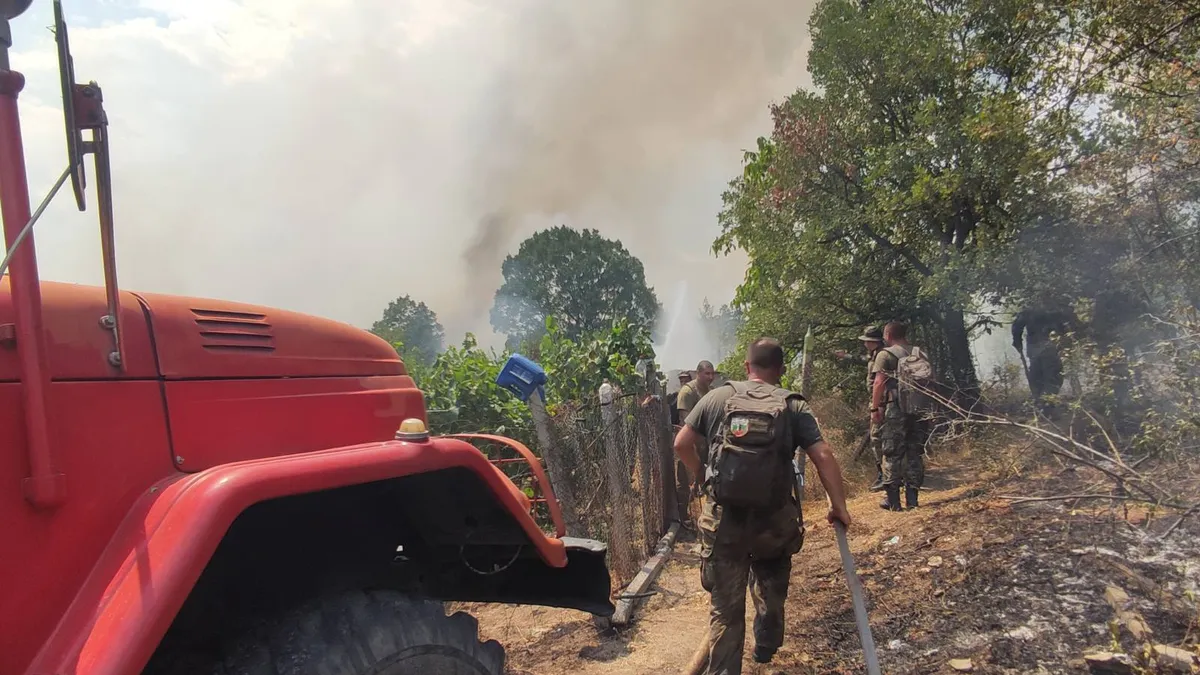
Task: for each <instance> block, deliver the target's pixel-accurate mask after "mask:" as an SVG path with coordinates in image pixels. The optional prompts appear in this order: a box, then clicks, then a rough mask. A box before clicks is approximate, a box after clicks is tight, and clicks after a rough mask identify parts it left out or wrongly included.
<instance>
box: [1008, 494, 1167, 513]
mask: <svg viewBox="0 0 1200 675" xmlns="http://www.w3.org/2000/svg"><path fill="white" fill-rule="evenodd" d="M997 499H1007V500H1009V501H1011V502H1012V503H1013V504H1022V503H1024V502H1069V501H1071V500H1074V499H1111V500H1113V501H1118V502H1136V503H1138V504H1152V505H1154V506H1164V507H1167V508H1172V509H1181V508H1184V507H1183V505H1181V504H1174V503H1170V502H1168V503H1163V502H1156V501H1152V500H1150V499H1145V498H1142V497H1133V496H1131V495H1097V494H1082V495H1050V496H1048V497H1018V496H1016V495H1000V496H999V497H997Z"/></svg>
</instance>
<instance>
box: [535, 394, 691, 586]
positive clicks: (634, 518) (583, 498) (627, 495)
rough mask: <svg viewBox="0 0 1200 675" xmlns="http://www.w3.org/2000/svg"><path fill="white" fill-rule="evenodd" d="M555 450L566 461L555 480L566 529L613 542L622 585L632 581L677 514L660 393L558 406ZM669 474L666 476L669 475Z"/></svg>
mask: <svg viewBox="0 0 1200 675" xmlns="http://www.w3.org/2000/svg"><path fill="white" fill-rule="evenodd" d="M547 424H548V427H549V429H548V432H549V433H548V437H549V439H550V447H549V448H539V449H540V450H541V454H542V455H543V456H545V455H546V454H548V453H550V454H556V455H557V456H556V457H555V458H554V459H555V460H556V461H555V462H554V463H555V464H557V465H558V466H560V467H562V469H560V471H559V472H558V473H560V474H561V475H556V476H551V483H552V484H553V486H554V489H555V492H556V494H557V495H558V497H559V501H560V502H561V504H562V507H563V512H564V518H565V520H566V521H567V533H568V534H569V535H571V536H576V537H587V538H592V539H599V540H600V541H604V542H607V544H608V550H609V568H610V570H611V571H612V575H613V579H614V581H615V582H616V583H618V584H625V583H627V582H628V581H630V580H631V579H632V578H633V576H634V575H635V574H636V573H637V571H638V570H639V569H640V568H641V566H642V563H643V561H645V559H646V558H647V557H648V556H649V554H651V553H652V552H653V551H654V548H655V546H656V545H657V543H658V540H659V538H660V537H662V535H663V533H664V532H665V531H666V528H667V524H668V523H669V521H670V520H671V519H672V517H671V512H670V508H672V505H673V503H674V502H673V497H671V496H670V495H669V493H670V491H671V490H672V486H673V483H674V478H673V477H674V460H673V459H672V456H673V453H672V450H671V447H670V446H671V439H672V437H671V428H670V420H669V418H668V417H667V409H666V405H665V404H664V403H663V401H662V399H661V398H660V397H658V396H647V395H645V394H617V395H615V396H613V397H611V400H604V401H602V400H601V399H599V398H597V399H594V400H591V401H587V402H571V403H565V404H560V405H557V406H554V408H553V409H552V410H551V411H550V414H549V418H548V421H547ZM664 476H665V480H664Z"/></svg>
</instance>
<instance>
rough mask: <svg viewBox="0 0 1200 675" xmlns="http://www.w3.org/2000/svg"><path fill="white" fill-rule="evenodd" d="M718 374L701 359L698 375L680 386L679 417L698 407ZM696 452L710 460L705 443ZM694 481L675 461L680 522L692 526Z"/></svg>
mask: <svg viewBox="0 0 1200 675" xmlns="http://www.w3.org/2000/svg"><path fill="white" fill-rule="evenodd" d="M716 376H717V369H716V368H714V367H713V364H712V363H711V362H709V361H701V362H700V363H698V364H696V377H695V379H693V380H692V381H691V382H688V383H687V384H686V385H684V386H682V387H680V388H679V398H678V399H677V400H676V406H677V407H678V409H679V419H680V420H681V421H682V420H685V419H687V416H688V413H690V412H691V411H692V409H693V408H695V407H696V404H697V403H699V402H700V399H701V398H704V396H705V395H706V394H707V393H708V392H709V391H710V390H711V389H712V383H713V379H715V378H716ZM696 454H698V455H699V456H700V462H701V463H704V462H707V461H708V447H706V446H705V445H704V444H703V443H700V444H698V445H697V446H696ZM692 493H693V482H692V477H691V475H689V474H688V470H687V467H686V466H684V464H683V462H676V463H675V500H676V501H675V503H676V504H678V505H679V522H680V523H683V524H684V525H687V526H689V527H690V526H691V524H692V520H691V515H690V514H689V513H688V506H690V505H691V503H692Z"/></svg>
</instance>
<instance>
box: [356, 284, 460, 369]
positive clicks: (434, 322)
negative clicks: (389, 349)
mask: <svg viewBox="0 0 1200 675" xmlns="http://www.w3.org/2000/svg"><path fill="white" fill-rule="evenodd" d="M371 332H372V333H374V334H376V335H378V336H379V337H381V338H383V339H384V340H387V341H388V342H391V343H392V344H394V345H397V351H399V352H400V353H401V355H402V356H404V357H405V358H406V360H416V361H418V362H420V363H421V364H423V365H429V364H431V363H433V361H434V359H436V358H437V355H438V353H439V352H441V351H442V347H443V346H444V340H445V331H444V330H443V329H442V324H440V323H438V318H437V314H435V313H434V312H433V310H431V309H429V307H427V306H426V305H425V303H423V302H417V301H415V300H413V299H412V298H410V297H409V296H407V295H402V296H400V297H398V298H396V299H395V300H393V301H391V302H389V303H388V306H387V309H385V310H383V317H382V318H381V319H379V320H378V321H376V322H375V324H374V325H372V326H371Z"/></svg>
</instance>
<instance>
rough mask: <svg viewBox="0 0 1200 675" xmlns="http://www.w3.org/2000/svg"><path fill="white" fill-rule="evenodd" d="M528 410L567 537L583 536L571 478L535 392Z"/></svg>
mask: <svg viewBox="0 0 1200 675" xmlns="http://www.w3.org/2000/svg"><path fill="white" fill-rule="evenodd" d="M529 410H530V412H531V413H533V426H534V429H536V430H537V438H538V445H539V446H541V451H542V459H543V460H545V462H546V473H548V474H549V475H550V486H551V487H552V488H553V489H554V496H555V497H557V498H558V505H559V506H560V507H561V508H562V514H563V524H564V525H566V528H567V534H568V535H571V536H579V535H581V534H583V528H582V527H581V526H580V522H579V512H578V511H577V506H578V504H577V502H576V501H575V491H574V490H573V489H572V485H571V476H570V475H569V473H568V471H567V467H566V463H565V462H564V461H563V457H562V455H561V454H560V453H559V451H558V448H556V447H555V445H554V437H553V436H551V435H550V415H549V413H547V412H546V404H545V402H543V401H542V396H541V394H540V393H538V392H536V391H535V392H533V393H532V394H530V396H529Z"/></svg>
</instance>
